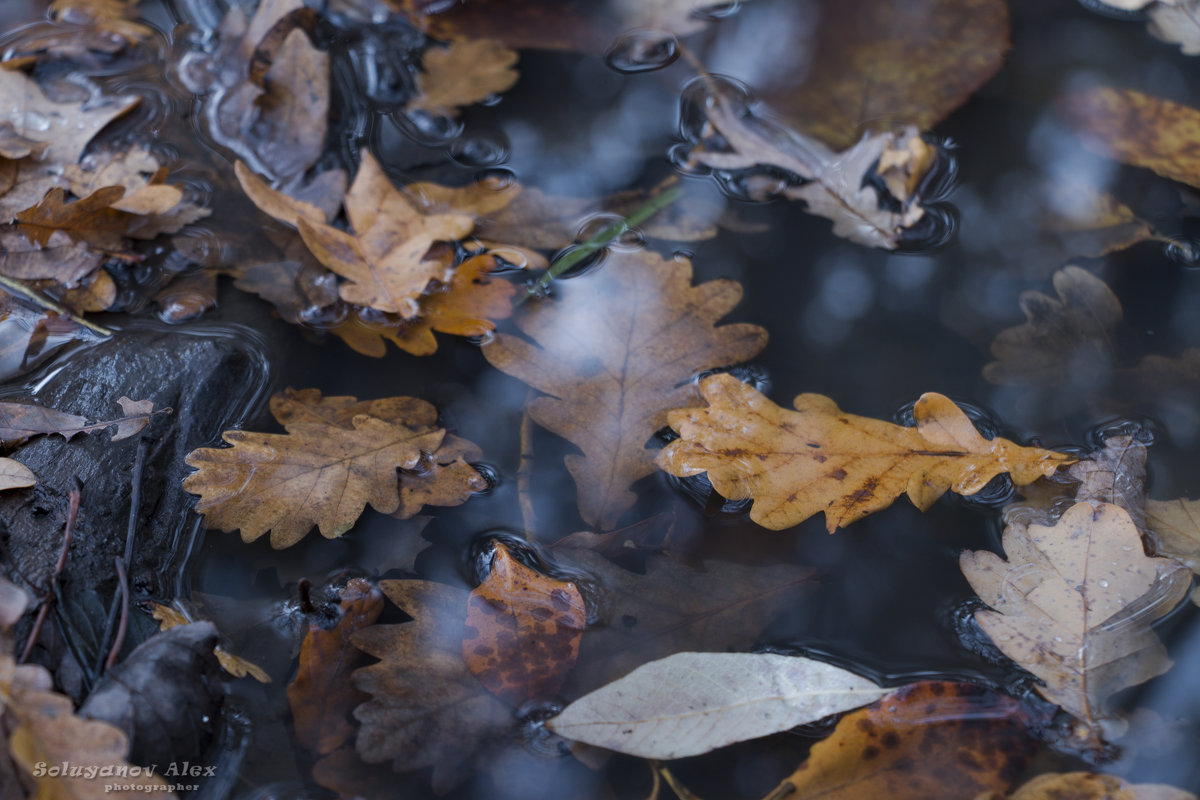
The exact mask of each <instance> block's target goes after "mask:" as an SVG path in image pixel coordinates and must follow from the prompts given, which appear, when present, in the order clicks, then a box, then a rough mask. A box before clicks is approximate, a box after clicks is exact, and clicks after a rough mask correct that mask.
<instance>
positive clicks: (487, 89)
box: [406, 39, 520, 117]
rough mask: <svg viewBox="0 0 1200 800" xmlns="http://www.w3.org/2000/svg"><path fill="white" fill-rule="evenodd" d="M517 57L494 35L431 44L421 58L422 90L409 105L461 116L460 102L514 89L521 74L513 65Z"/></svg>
mask: <svg viewBox="0 0 1200 800" xmlns="http://www.w3.org/2000/svg"><path fill="white" fill-rule="evenodd" d="M517 58H518V56H517V52H516V51H515V50H511V49H509V48H507V47H505V46H504V45H503V44H501V43H500V42H498V41H496V40H494V39H455V40H452V41H451V42H450V43H449V44H448V45H447V46H446V47H438V46H433V47H430V48H429V49H427V50H426V51H425V54H424V55H423V56H422V59H421V66H422V68H423V72H422V73H421V74H419V75H418V76H417V91H418V94H417V96H416V97H414V98H413V99H412V100H410V101H409V103H408V105H407V106H406V109H407V110H408V111H425V112H428V113H430V114H442V115H446V116H452V117H453V116H458V109H459V107H460V106H469V105H471V104H473V103H478V102H479V101H480V100H484V99H486V98H488V97H491V96H492V95H495V94H499V93H501V92H506V91H508V90H509V89H511V88H512V86H513V84H515V83H516V82H517V78H518V77H520V75H519V73H518V72H517V71H516V70H515V69H513V65H515V64H516V63H517Z"/></svg>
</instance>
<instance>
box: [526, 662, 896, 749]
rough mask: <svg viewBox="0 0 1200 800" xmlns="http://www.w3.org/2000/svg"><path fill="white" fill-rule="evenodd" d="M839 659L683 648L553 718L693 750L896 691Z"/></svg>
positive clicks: (593, 738)
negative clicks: (837, 661)
mask: <svg viewBox="0 0 1200 800" xmlns="http://www.w3.org/2000/svg"><path fill="white" fill-rule="evenodd" d="M887 693H888V690H887V689H881V688H879V687H878V686H877V685H875V684H874V683H872V682H871V681H869V680H867V679H866V678H861V677H859V676H858V675H855V674H854V673H853V672H847V671H846V670H844V669H839V668H838V667H835V666H833V665H832V664H826V663H823V662H821V661H813V660H811V659H807V658H798V657H794V656H782V655H774V654H771V653H676V654H675V655H673V656H668V657H667V658H663V659H659V660H657V661H651V662H649V663H647V664H643V665H642V666H640V667H638V668H637V669H635V670H634V671H633V672H631V673H629V674H628V675H626V676H625V677H623V678H621V679H620V680H618V681H615V682H613V683H610V684H608V685H607V686H604V687H602V688H600V689H597V690H596V691H594V692H592V693H590V694H587V695H584V696H583V697H581V698H579V699H578V700H576V701H575V702H573V703H571V704H570V705H568V706H567V707H566V708H564V709H563V710H562V711H561V712H559V714H558V716H556V717H554V718H552V719H550V720H548V721H547V723H546V727H548V728H549V729H550V730H552V731H554V732H555V733H557V734H558V735H559V736H562V737H564V738H567V739H574V740H575V741H578V742H583V743H584V744H590V745H594V746H596V747H604V748H607V749H609V750H615V751H617V752H618V753H626V754H628V755H634V756H640V757H642V758H685V757H687V756H696V755H700V754H702V753H707V752H709V751H711V750H716V749H717V748H718V747H724V746H725V745H727V744H733V743H734V742H741V741H745V740H746V739H757V738H759V737H760V736H767V735H769V734H772V733H779V732H780V731H785V730H788V729H789V728H794V727H796V726H797V725H805V724H807V723H810V722H816V721H817V720H819V719H822V718H824V717H827V716H829V715H831V714H838V713H841V712H843V711H848V710H849V709H852V708H858V707H859V706H865V705H866V704H868V703H871V702H874V701H875V700H878V699H879V698H880V697H882V696H883V695H885V694H887Z"/></svg>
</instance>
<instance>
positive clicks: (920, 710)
mask: <svg viewBox="0 0 1200 800" xmlns="http://www.w3.org/2000/svg"><path fill="white" fill-rule="evenodd" d="M1027 724H1028V715H1027V714H1026V712H1025V711H1024V710H1023V709H1022V708H1021V706H1020V705H1019V704H1018V703H1017V702H1016V701H1015V700H1013V699H1012V698H1010V697H1005V696H1003V695H999V694H996V693H995V692H993V691H991V690H990V689H985V688H983V687H980V686H972V685H970V684H965V683H950V682H942V681H929V682H924V683H914V684H911V685H909V686H905V687H904V688H902V689H897V690H896V691H895V692H893V693H892V694H890V695H887V696H885V697H883V698H881V699H879V700H878V701H876V702H875V703H873V704H872V705H870V706H867V707H866V708H864V709H861V710H859V711H854V712H851V713H849V714H847V715H846V716H844V717H842V718H841V719H840V720H839V721H838V723H837V726H836V727H835V728H834V729H833V733H831V734H830V735H829V736H827V737H826V738H824V739H822V740H821V741H819V742H817V743H816V744H814V745H813V747H812V750H811V751H809V756H808V759H807V760H806V761H805V762H804V763H802V764H801V765H800V767H799V768H798V769H797V770H796V771H795V772H793V773H792V774H791V775H790V776H789V777H788V778H785V779H784V780H783V781H782V782H781V783H780V784H779V786H777V787H776V788H775V789H774V790H773V791H771V792H770V793H769V794H768V795H767V796H766V798H765V800H783V798H788V800H815V798H822V800H858V799H859V798H863V797H887V798H892V799H893V800H927V799H928V798H933V797H947V798H948V797H961V798H968V797H976V796H977V795H978V794H980V793H983V792H989V791H1004V790H1005V789H1007V788H1008V787H1009V786H1010V785H1011V784H1012V782H1013V780H1014V779H1015V778H1016V776H1017V775H1019V774H1021V771H1022V770H1023V769H1024V768H1025V766H1026V764H1028V763H1029V761H1030V759H1031V757H1032V756H1033V753H1034V750H1035V748H1036V743H1035V742H1034V740H1033V738H1032V737H1031V736H1029V735H1027V734H1026V733H1025V727H1026V725H1027Z"/></svg>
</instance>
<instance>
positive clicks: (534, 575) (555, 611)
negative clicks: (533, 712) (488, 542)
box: [462, 543, 587, 708]
mask: <svg viewBox="0 0 1200 800" xmlns="http://www.w3.org/2000/svg"><path fill="white" fill-rule="evenodd" d="M586 625H587V609H586V608H585V607H584V605H583V597H582V596H581V595H580V594H579V590H578V589H576V588H575V584H573V583H567V582H564V581H558V580H555V579H553V578H550V577H547V576H545V575H543V574H541V573H540V572H537V571H535V570H533V569H530V568H529V567H527V566H525V565H524V564H522V563H521V562H519V561H517V560H516V559H515V558H513V556H512V553H510V552H509V550H508V548H507V547H505V546H504V545H503V544H501V543H496V544H495V546H494V549H493V550H492V553H491V571H490V572H489V573H488V576H487V577H486V578H485V579H484V580H483V582H482V583H480V584H479V586H477V587H475V589H474V590H473V591H472V592H471V597H470V599H469V600H468V601H467V620H466V624H465V626H464V627H463V641H462V656H463V661H464V662H465V663H466V665H467V669H469V670H470V671H471V674H472V675H474V676H475V677H476V678H478V679H479V682H480V683H482V684H483V685H484V686H486V687H487V689H488V691H490V692H491V693H492V694H494V695H496V696H497V697H499V698H500V699H501V700H503V701H505V702H506V703H508V704H509V705H511V706H514V707H517V708H519V707H520V706H522V705H524V704H525V703H526V702H529V701H530V700H548V699H550V698H552V697H553V696H554V694H555V693H556V692H557V691H558V690H559V689H561V688H562V685H563V683H565V682H566V680H567V675H568V673H570V671H571V668H572V667H574V666H575V659H576V658H577V657H578V655H579V640H580V637H582V636H583V629H584V627H586Z"/></svg>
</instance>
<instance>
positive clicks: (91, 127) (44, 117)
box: [0, 69, 140, 164]
mask: <svg viewBox="0 0 1200 800" xmlns="http://www.w3.org/2000/svg"><path fill="white" fill-rule="evenodd" d="M139 100H140V98H139V97H138V96H137V95H125V96H121V97H106V98H96V99H93V100H92V101H90V102H88V103H87V104H86V107H85V104H84V103H82V102H79V103H59V102H57V101H54V100H51V99H49V98H47V97H46V95H45V94H43V93H42V89H41V87H40V86H38V85H37V83H35V82H34V81H33V80H32V79H30V78H27V77H25V74H24V73H22V72H17V71H16V70H11V69H0V123H2V122H8V123H11V124H12V126H13V129H14V131H15V132H16V133H17V134H18V135H20V136H22V137H24V138H26V139H29V140H31V141H34V142H38V143H40V144H44V145H46V147H45V149H44V150H42V152H41V154H40V156H38V160H41V161H46V162H55V163H59V164H74V163H76V162H77V161H79V157H80V156H81V155H83V150H84V148H85V147H87V145H88V142H90V141H91V140H92V138H93V137H94V136H95V135H96V134H97V133H99V132H100V129H101V128H103V127H104V126H105V125H107V124H108V123H110V122H112V121H113V120H114V119H116V118H117V117H119V116H121V115H122V114H125V113H126V112H128V111H129V110H130V109H131V108H133V107H134V106H135V105H137V104H138V101H139Z"/></svg>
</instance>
